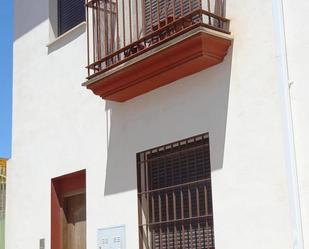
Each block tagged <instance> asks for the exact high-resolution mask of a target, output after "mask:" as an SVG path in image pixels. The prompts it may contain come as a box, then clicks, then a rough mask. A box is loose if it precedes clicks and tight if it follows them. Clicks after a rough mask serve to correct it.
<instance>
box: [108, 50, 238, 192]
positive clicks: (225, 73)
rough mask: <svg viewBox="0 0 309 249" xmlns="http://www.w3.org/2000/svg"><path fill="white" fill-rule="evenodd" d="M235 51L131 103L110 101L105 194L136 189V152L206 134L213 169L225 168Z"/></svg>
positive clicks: (230, 51)
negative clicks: (217, 63)
mask: <svg viewBox="0 0 309 249" xmlns="http://www.w3.org/2000/svg"><path fill="white" fill-rule="evenodd" d="M232 51H233V49H232V47H231V48H230V50H229V53H228V55H227V56H226V58H225V60H224V61H223V62H222V63H221V64H219V65H216V66H214V67H212V68H209V69H207V70H204V71H202V72H200V73H198V74H194V75H192V76H189V77H187V78H184V79H181V80H179V81H176V82H175V83H172V84H170V85H168V86H165V87H162V88H160V89H157V90H155V91H152V92H150V93H147V94H145V95H143V96H140V97H137V98H134V99H132V100H130V101H127V102H125V103H117V102H111V101H108V102H107V103H106V118H107V137H108V141H107V144H108V150H107V166H106V179H105V192H104V193H105V195H113V194H117V193H121V192H126V191H130V190H134V189H136V185H137V183H136V153H138V152H140V151H143V150H147V149H149V148H152V147H157V146H160V145H164V144H167V143H171V142H174V141H177V140H180V139H184V138H188V137H191V136H194V135H198V134H202V133H205V132H209V136H210V146H211V147H210V151H211V168H212V171H214V170H220V169H222V167H223V160H224V148H225V134H226V122H227V114H228V102H229V89H230V76H231V66H232Z"/></svg>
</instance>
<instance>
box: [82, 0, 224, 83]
mask: <svg viewBox="0 0 309 249" xmlns="http://www.w3.org/2000/svg"><path fill="white" fill-rule="evenodd" d="M86 12H87V33H88V38H87V44H88V66H87V69H88V79H91V78H93V77H95V76H97V75H98V74H101V73H103V72H106V71H108V70H110V69H111V68H114V67H116V66H118V65H120V64H122V63H124V62H126V61H128V60H130V59H132V58H134V57H136V56H138V55H140V54H142V53H145V52H146V51H148V50H150V49H152V48H154V47H156V46H159V45H161V44H163V43H165V42H167V41H169V40H171V39H173V38H175V37H176V36H179V35H181V34H184V33H186V32H188V31H189V30H192V29H194V28H196V27H198V26H204V27H207V28H210V29H213V30H216V31H220V32H224V33H229V20H228V19H226V18H225V17H224V16H225V0H87V3H86Z"/></svg>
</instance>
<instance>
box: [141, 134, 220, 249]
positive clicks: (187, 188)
mask: <svg viewBox="0 0 309 249" xmlns="http://www.w3.org/2000/svg"><path fill="white" fill-rule="evenodd" d="M137 177H138V178H137V179H138V211H139V213H138V216H139V238H140V241H139V243H140V249H157V248H159V249H169V248H170V249H178V248H179V249H180V248H181V249H202V248H203V249H213V248H214V234H213V216H212V213H213V212H212V191H211V169H210V153H209V136H208V134H202V135H199V136H195V137H192V138H189V139H185V140H182V141H178V142H175V143H171V144H168V145H164V146H161V147H158V148H154V149H150V150H147V151H144V152H141V153H138V154H137Z"/></svg>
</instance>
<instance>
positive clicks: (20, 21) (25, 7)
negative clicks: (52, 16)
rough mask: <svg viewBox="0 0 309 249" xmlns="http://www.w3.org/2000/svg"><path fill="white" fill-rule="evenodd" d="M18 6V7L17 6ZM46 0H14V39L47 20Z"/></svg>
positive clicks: (47, 8) (47, 3) (47, 4)
mask: <svg viewBox="0 0 309 249" xmlns="http://www.w3.org/2000/svg"><path fill="white" fill-rule="evenodd" d="M17 6H18V7H17ZM48 11H49V1H48V0H40V1H37V0H27V1H25V0H15V1H14V40H15V41H16V40H17V39H18V38H20V37H21V36H23V35H25V34H27V33H28V32H29V31H30V30H32V29H33V28H35V27H36V26H38V25H39V24H41V23H43V22H44V21H46V20H48V18H49V12H48Z"/></svg>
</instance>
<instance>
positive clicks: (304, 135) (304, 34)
mask: <svg viewBox="0 0 309 249" xmlns="http://www.w3.org/2000/svg"><path fill="white" fill-rule="evenodd" d="M284 11H285V24H286V38H287V54H288V66H289V75H290V80H291V82H292V85H291V88H290V89H291V90H290V91H291V99H292V111H293V119H294V130H295V143H296V157H297V166H298V167H297V170H298V178H299V190H300V205H301V212H302V221H303V222H302V225H303V234H304V248H308V247H309V158H308V148H309V130H308V127H309V81H308V75H307V72H308V57H309V35H308V26H307V25H306V23H307V20H306V15H305V14H303V13H308V11H309V3H308V2H307V1H298V3H297V4H296V3H295V1H291V0H285V1H284Z"/></svg>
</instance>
